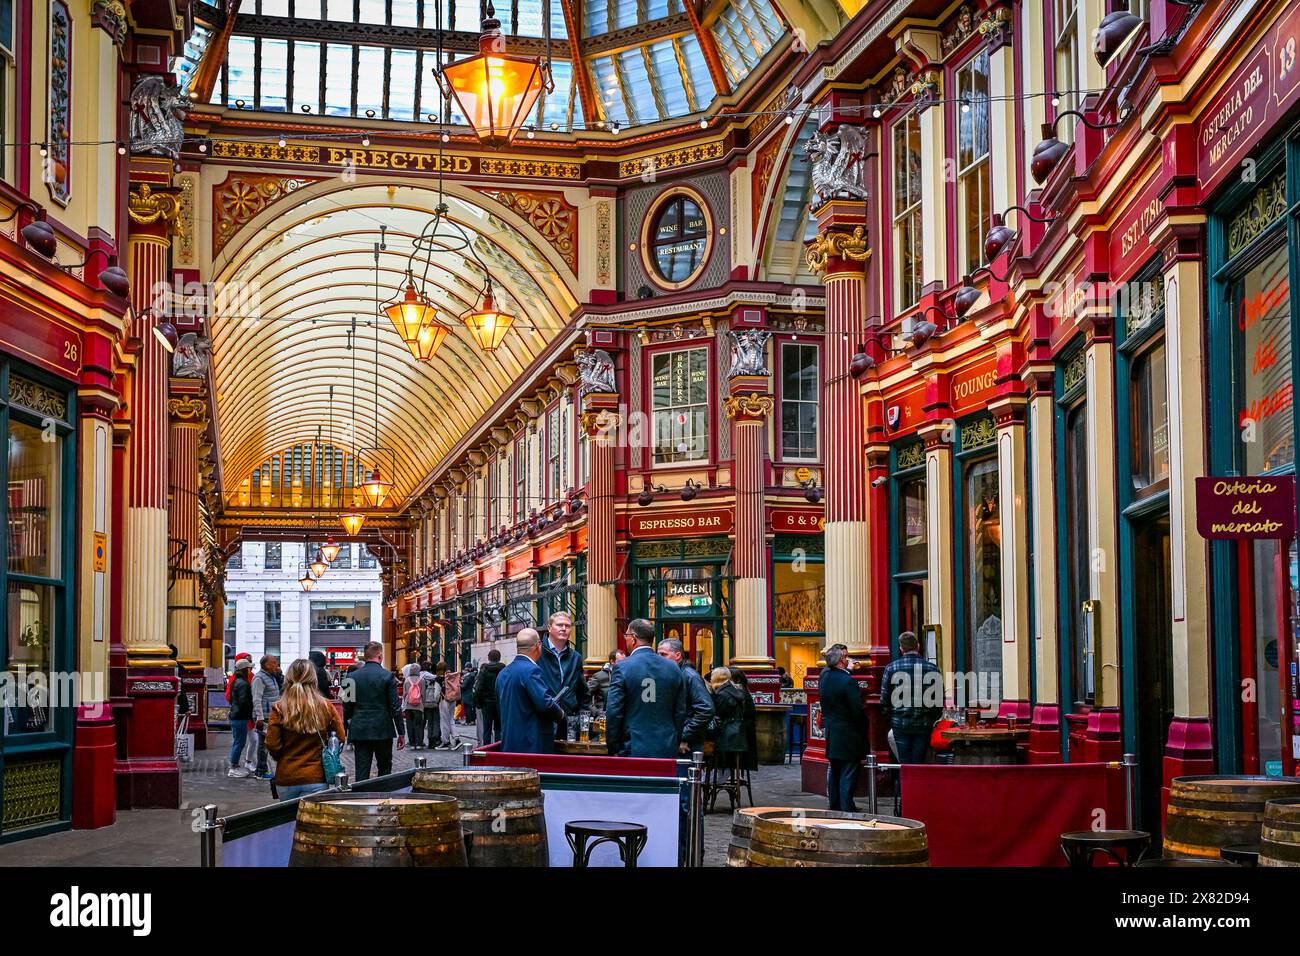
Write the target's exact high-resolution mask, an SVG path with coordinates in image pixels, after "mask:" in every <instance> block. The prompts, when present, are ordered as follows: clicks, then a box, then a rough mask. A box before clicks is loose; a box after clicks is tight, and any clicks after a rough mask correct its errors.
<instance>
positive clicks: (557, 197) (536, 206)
mask: <svg viewBox="0 0 1300 956" xmlns="http://www.w3.org/2000/svg"><path fill="white" fill-rule="evenodd" d="M479 191H480V192H481V193H483V195H485V196H488V197H490V198H492V199H495V200H496V201H497V202H499V203H501V205H503V206H505V207H506V208H507V209H510V210H512V211H514V212H517V213H518V214H519V215H521V216H523V217H524V218H525V219H527V220H528V223H529V225H531V226H532V227H533V228H534V229H536V230H537V231H538V232H539V233H541V234H542V236H543V237H544V238H545V239H546V241H547V242H549V243H550V244H551V247H552V248H554V249H555V251H556V252H558V253H559V254H560V258H562V259H563V260H564V262H565V264H566V265H567V266H568V267H569V268H570V269H571V270H572V271H573V273H574V274H575V275H577V272H578V207H577V206H575V205H573V204H572V203H570V202H569V201H568V200H567V199H565V198H564V194H563V193H557V192H543V191H533V190H527V189H513V190H508V189H481V190H479Z"/></svg>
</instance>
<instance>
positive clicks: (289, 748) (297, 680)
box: [266, 658, 345, 800]
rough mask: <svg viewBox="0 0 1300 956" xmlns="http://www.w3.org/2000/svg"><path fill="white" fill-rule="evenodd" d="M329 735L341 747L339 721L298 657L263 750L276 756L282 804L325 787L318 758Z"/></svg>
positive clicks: (309, 665)
mask: <svg viewBox="0 0 1300 956" xmlns="http://www.w3.org/2000/svg"><path fill="white" fill-rule="evenodd" d="M331 732H333V733H334V734H335V735H336V736H337V737H338V742H339V746H340V747H342V745H343V738H344V736H345V732H344V730H343V721H342V720H341V719H340V718H339V714H338V711H337V710H335V709H334V705H333V704H331V703H330V702H329V701H327V700H326V699H325V698H324V697H322V696H321V695H320V691H319V689H318V688H317V685H316V668H315V667H314V666H312V662H311V661H309V660H303V659H301V658H300V659H298V660H296V661H294V662H293V663H292V664H290V665H289V669H288V671H286V672H285V678H284V692H283V693H282V694H281V696H280V699H279V700H278V701H276V702H275V706H273V707H272V708H271V720H270V723H269V724H268V726H267V728H266V749H267V750H268V751H270V753H271V756H273V757H274V758H275V789H276V793H277V794H278V795H279V797H280V799H281V800H292V799H294V798H295V797H301V796H304V795H305V794H308V793H316V792H317V791H320V790H324V789H325V788H326V787H328V786H329V782H328V781H327V780H326V779H325V764H324V762H323V761H322V754H323V753H324V751H325V748H326V747H327V746H328V745H329V743H330V739H329V737H330V733H331Z"/></svg>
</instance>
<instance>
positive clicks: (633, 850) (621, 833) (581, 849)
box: [564, 820, 650, 870]
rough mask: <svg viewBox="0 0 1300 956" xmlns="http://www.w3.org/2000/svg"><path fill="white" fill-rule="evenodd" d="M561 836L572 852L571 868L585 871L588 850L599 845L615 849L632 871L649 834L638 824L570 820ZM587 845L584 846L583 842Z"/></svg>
mask: <svg viewBox="0 0 1300 956" xmlns="http://www.w3.org/2000/svg"><path fill="white" fill-rule="evenodd" d="M564 837H565V839H567V840H568V841H569V847H570V849H572V850H573V865H574V867H575V868H578V869H585V868H586V867H587V864H588V863H589V862H590V861H591V851H592V850H594V849H596V847H598V846H600V845H601V844H602V843H613V844H614V845H615V846H617V847H618V856H619V859H621V860H622V861H623V866H624V867H626V868H627V869H629V870H634V869H636V860H637V857H639V856H640V855H641V851H642V850H644V849H645V844H646V840H648V839H649V838H650V832H649V831H648V830H647V829H646V828H645V827H644V826H643V825H642V824H640V823H618V822H615V821H612V820H570V821H569V822H568V823H566V824H565V825H564ZM588 840H590V841H591V842H590V843H588V842H587V841H588Z"/></svg>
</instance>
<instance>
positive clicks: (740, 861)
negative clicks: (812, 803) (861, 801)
mask: <svg viewBox="0 0 1300 956" xmlns="http://www.w3.org/2000/svg"><path fill="white" fill-rule="evenodd" d="M798 816H804V817H813V818H815V819H819V820H820V819H833V820H871V819H876V818H874V817H873V816H871V815H870V814H866V813H842V812H841V811H839V810H808V809H805V808H803V807H741V808H740V809H738V810H736V811H734V812H733V813H732V815H731V841H730V842H729V843H728V844H727V866H748V865H749V864H748V863H747V862H746V859H745V858H746V856H747V855H748V853H749V841H750V837H751V835H752V833H753V829H754V820H755V819H757V818H758V817H798Z"/></svg>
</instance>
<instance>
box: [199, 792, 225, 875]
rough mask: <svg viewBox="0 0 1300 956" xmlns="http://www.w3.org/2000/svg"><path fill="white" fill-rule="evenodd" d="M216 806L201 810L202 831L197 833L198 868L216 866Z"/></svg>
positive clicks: (209, 805)
mask: <svg viewBox="0 0 1300 956" xmlns="http://www.w3.org/2000/svg"><path fill="white" fill-rule="evenodd" d="M220 829H221V825H220V824H219V823H217V805H216V804H215V803H209V804H207V805H206V806H205V807H204V808H203V829H201V830H200V831H199V866H201V867H203V868H204V869H211V868H213V867H215V866H216V865H217V831H218V830H220Z"/></svg>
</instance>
